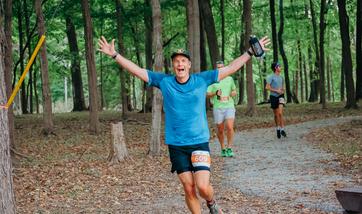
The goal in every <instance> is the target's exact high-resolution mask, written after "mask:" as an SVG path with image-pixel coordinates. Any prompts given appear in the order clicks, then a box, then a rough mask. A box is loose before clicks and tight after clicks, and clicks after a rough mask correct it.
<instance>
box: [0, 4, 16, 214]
mask: <svg viewBox="0 0 362 214" xmlns="http://www.w3.org/2000/svg"><path fill="white" fill-rule="evenodd" d="M7 3H8V2H7ZM7 3H5V0H0V20H4V18H5V17H4V9H8V7H6V8H4V7H5V5H6V6H8V4H7ZM7 12H9V11H7ZM7 15H9V14H7ZM7 15H6V16H7ZM8 18H9V17H7V18H6V19H7V20H8ZM8 24H9V23H7V24H4V22H3V21H0V103H2V104H3V103H6V100H7V99H6V98H7V95H6V90H5V65H4V61H5V53H4V52H3V51H4V49H5V48H8V47H6V45H7V43H5V42H4V41H5V38H6V37H5V32H4V28H5V26H8ZM10 29H11V28H10ZM0 132H1V135H0V169H1V173H0V181H1V182H0V213H4V214H13V213H16V210H15V196H14V191H13V176H12V166H11V157H10V138H9V123H8V113H7V111H6V110H4V109H0Z"/></svg>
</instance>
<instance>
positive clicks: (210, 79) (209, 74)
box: [196, 70, 219, 85]
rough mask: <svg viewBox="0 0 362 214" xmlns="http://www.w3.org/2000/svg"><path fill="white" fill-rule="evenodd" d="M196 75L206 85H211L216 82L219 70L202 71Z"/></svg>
mask: <svg viewBox="0 0 362 214" xmlns="http://www.w3.org/2000/svg"><path fill="white" fill-rule="evenodd" d="M196 75H198V76H199V77H201V78H203V79H204V80H205V82H206V84H207V85H211V84H213V83H216V82H218V77H219V70H210V71H202V72H200V73H198V74H196Z"/></svg>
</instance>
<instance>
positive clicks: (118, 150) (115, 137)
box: [107, 122, 129, 165]
mask: <svg viewBox="0 0 362 214" xmlns="http://www.w3.org/2000/svg"><path fill="white" fill-rule="evenodd" d="M111 130H112V137H111V143H110V152H109V155H108V158H107V159H108V161H109V163H110V164H111V165H113V164H117V163H120V162H122V161H124V160H125V159H126V158H128V157H129V156H128V150H127V146H126V142H125V137H124V132H123V124H122V122H119V123H117V124H112V125H111Z"/></svg>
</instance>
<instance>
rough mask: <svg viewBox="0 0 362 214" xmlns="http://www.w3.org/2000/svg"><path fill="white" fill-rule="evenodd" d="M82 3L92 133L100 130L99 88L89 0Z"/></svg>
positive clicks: (82, 0)
mask: <svg viewBox="0 0 362 214" xmlns="http://www.w3.org/2000/svg"><path fill="white" fill-rule="evenodd" d="M81 5H82V14H83V19H84V35H85V53H86V61H87V70H88V85H89V113H90V114H89V130H90V131H91V132H92V133H95V134H98V133H99V131H100V130H99V116H98V90H97V73H96V65H95V60H94V47H93V26H92V18H91V15H90V9H89V2H88V0H81Z"/></svg>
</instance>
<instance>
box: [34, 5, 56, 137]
mask: <svg viewBox="0 0 362 214" xmlns="http://www.w3.org/2000/svg"><path fill="white" fill-rule="evenodd" d="M34 8H35V12H36V15H37V22H38V33H39V37H40V36H42V35H45V31H46V30H45V21H44V16H43V12H42V8H41V0H35V5H34ZM40 59H41V60H40V70H41V77H42V92H43V126H44V127H43V134H45V135H48V134H50V133H52V132H53V115H52V97H51V93H50V83H49V76H48V58H47V49H46V41H44V43H43V46H42V47H41V49H40Z"/></svg>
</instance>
